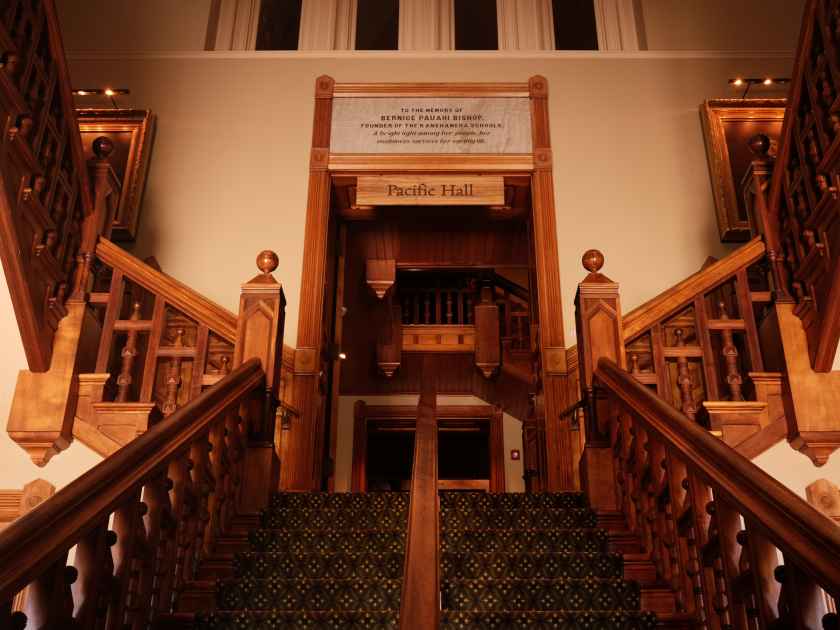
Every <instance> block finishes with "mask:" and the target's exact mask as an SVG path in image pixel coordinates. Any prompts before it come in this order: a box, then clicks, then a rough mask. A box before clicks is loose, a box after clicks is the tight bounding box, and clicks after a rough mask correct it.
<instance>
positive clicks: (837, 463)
mask: <svg viewBox="0 0 840 630" xmlns="http://www.w3.org/2000/svg"><path fill="white" fill-rule="evenodd" d="M753 463H754V464H755V465H756V466H758V467H759V468H761V469H762V470H764V472H766V473H767V474H768V475H770V476H771V477H773V478H775V479H777V480H779V481H780V482H782V483H783V484H784V485H786V486H787V487H788V488H790V489H791V490H793V491H794V492H795V493H796V494H798V495H799V496H800V497H802V498H803V499H805V498H806V497H805V487H806V486H808V485H810V484H811V483H813V482H814V481H816V480H817V479H828V480H829V481H831V482H833V483H835V484H838V485H840V453H838V452H836V451H835V453H834V454H833V455H832V456H831V457H830V458H829V460H828V462H826V463H825V464H824V465H823V466H820V467H819V468H817V467H816V466H814V465H813V463H812V462H811V460H810V459H808V458H807V457H806V456H805V455H802V454H801V453H799V452H798V451H795V450H793V449H792V448H791V447H790V446H789V445H788V443H787V442H785V441H782V442H779V443H778V444H776V445H775V446H773V447H772V448H770V449H768V450H766V451H764V452H763V453H762V454H761V455H759V456H758V457H756V458H755V459H754V460H753Z"/></svg>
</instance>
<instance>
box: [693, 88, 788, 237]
mask: <svg viewBox="0 0 840 630" xmlns="http://www.w3.org/2000/svg"><path fill="white" fill-rule="evenodd" d="M785 104H786V99H783V98H769V99H766V98H765V99H757V98H750V99H734V98H732V99H715V100H709V101H706V102H705V103H703V104H702V105H701V106H700V120H701V121H702V124H703V135H704V138H705V142H706V157H707V158H708V162H709V176H710V177H711V181H712V194H713V196H714V199H715V212H716V214H717V222H718V230H719V232H720V240H721V241H723V242H726V243H732V242H742V241H748V240H749V239H750V236H751V233H752V230H751V223H750V222H751V219H750V216H749V209H748V208H747V207H746V203H745V201H744V195H743V194H741V187H742V180H743V178H744V175H745V174H746V173H747V171H748V170H749V168H750V165H751V164H752V161H753V159H754V158H755V156H754V155H753V153H752V151H751V150H750V148H749V145H748V141H749V139H750V138H751V137H752V136H754V135H756V134H759V133H763V134H765V135H767V137H769V138H770V142H771V149H770V155H771V156H775V151H776V145H777V143H778V140H779V136H780V135H781V133H782V121H783V120H784V117H785Z"/></svg>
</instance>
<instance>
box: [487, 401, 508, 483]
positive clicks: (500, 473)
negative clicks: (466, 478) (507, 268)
mask: <svg viewBox="0 0 840 630" xmlns="http://www.w3.org/2000/svg"><path fill="white" fill-rule="evenodd" d="M489 420H490V492H504V491H505V458H506V457H507V454H506V453H505V434H504V430H505V427H504V415H503V412H502V408H501V407H499V406H495V407H493V415H492V416H490V418H489Z"/></svg>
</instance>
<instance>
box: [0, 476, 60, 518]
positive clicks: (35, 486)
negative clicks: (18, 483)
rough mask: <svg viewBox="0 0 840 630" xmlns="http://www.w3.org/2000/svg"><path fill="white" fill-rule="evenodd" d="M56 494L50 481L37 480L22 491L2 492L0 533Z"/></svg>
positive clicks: (0, 497)
mask: <svg viewBox="0 0 840 630" xmlns="http://www.w3.org/2000/svg"><path fill="white" fill-rule="evenodd" d="M54 494H55V486H53V485H52V484H51V483H50V482H49V481H44V480H43V479H35V480H33V481H30V482H29V483H28V484H26V485H25V486H23V489H21V490H0V531H3V529H4V528H5V527H6V526H8V525H9V524H10V523H12V522H13V521H15V520H16V519H17V518H19V517H21V516H23V515H24V514H26V513H27V512H29V511H30V510H33V509H35V508H36V507H38V506H39V505H41V503H43V502H44V501H46V500H47V499H49V498H50V497H51V496H52V495H54Z"/></svg>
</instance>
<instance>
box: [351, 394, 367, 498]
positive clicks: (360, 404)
mask: <svg viewBox="0 0 840 630" xmlns="http://www.w3.org/2000/svg"><path fill="white" fill-rule="evenodd" d="M367 419H368V412H367V405H365V402H364V401H363V400H357V401H356V403H355V404H354V405H353V468H352V472H351V477H350V492H367V442H368V431H367Z"/></svg>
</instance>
